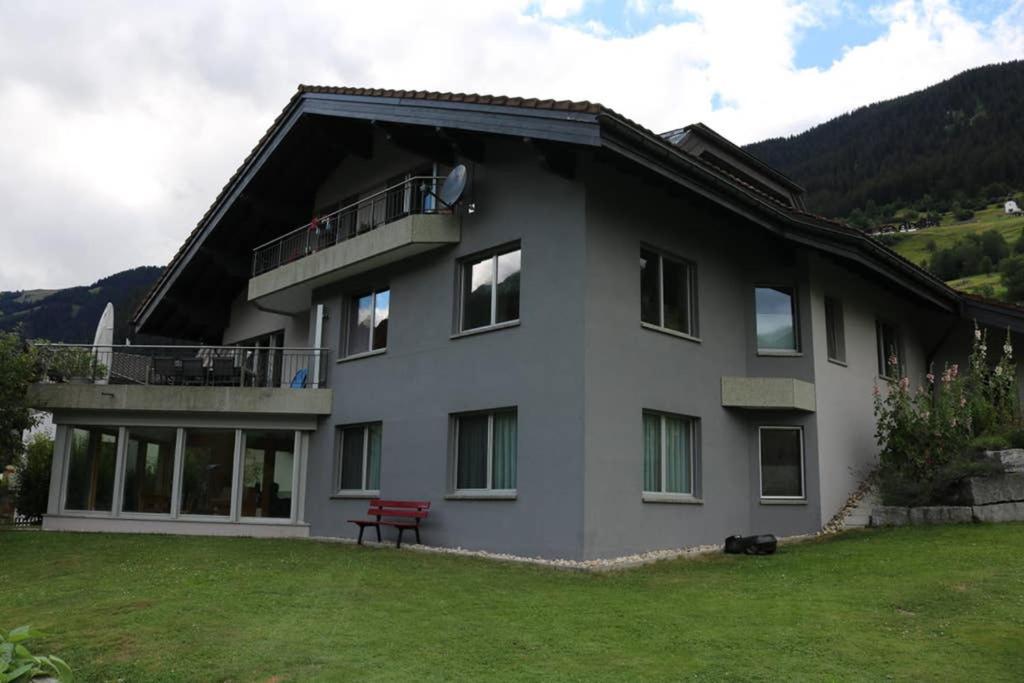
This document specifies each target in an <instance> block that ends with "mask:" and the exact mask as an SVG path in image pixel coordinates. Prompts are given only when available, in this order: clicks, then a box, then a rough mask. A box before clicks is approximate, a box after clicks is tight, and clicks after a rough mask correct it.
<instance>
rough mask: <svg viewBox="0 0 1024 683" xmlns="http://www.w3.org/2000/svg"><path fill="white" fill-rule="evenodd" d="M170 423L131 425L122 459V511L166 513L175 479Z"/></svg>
mask: <svg viewBox="0 0 1024 683" xmlns="http://www.w3.org/2000/svg"><path fill="white" fill-rule="evenodd" d="M177 435H178V430H177V429H174V428H173V427H130V428H129V429H128V450H127V452H126V453H125V462H124V502H123V503H122V505H121V509H122V510H123V511H124V512H148V513H155V514H168V513H169V512H170V511H171V485H172V483H173V481H174V445H175V443H176V441H177Z"/></svg>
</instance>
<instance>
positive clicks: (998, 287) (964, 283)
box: [946, 273, 1006, 299]
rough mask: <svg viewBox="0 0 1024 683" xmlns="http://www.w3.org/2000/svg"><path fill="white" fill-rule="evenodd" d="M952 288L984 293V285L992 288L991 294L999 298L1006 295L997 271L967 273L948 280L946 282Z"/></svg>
mask: <svg viewBox="0 0 1024 683" xmlns="http://www.w3.org/2000/svg"><path fill="white" fill-rule="evenodd" d="M946 284H948V285H949V286H950V287H952V288H953V289H958V290H960V291H961V292H967V293H969V294H985V293H986V292H985V287H986V286H988V287H991V288H992V294H991V296H993V297H995V298H996V299H1001V298H1003V297H1004V296H1006V287H1005V286H1004V285H1003V279H1002V277H1001V276H1000V275H999V273H982V274H981V275H969V276H968V277H962V278H960V279H958V280H950V281H949V282H948V283H946Z"/></svg>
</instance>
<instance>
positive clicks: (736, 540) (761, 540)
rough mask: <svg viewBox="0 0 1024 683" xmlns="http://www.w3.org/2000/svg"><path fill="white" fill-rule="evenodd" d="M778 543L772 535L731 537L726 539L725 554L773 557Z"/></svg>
mask: <svg viewBox="0 0 1024 683" xmlns="http://www.w3.org/2000/svg"><path fill="white" fill-rule="evenodd" d="M777 546H778V541H777V540H776V539H775V537H774V536H772V535H771V534H761V535H759V536H730V537H728V538H727V539H725V552H727V553H729V554H730V555H771V554H772V553H774V552H775V548H776V547H777Z"/></svg>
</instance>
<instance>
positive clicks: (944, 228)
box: [893, 203, 1024, 265]
mask: <svg viewBox="0 0 1024 683" xmlns="http://www.w3.org/2000/svg"><path fill="white" fill-rule="evenodd" d="M1021 229H1024V217H1020V216H1007V215H1006V213H1005V212H1004V209H1003V205H1002V203H1000V204H998V205H995V206H989V207H988V208H985V209H983V210H981V211H978V212H976V213H975V214H974V218H972V219H970V220H967V221H963V222H957V221H955V220H954V219H953V217H952V216H951V215H950V214H945V215H944V216H943V218H942V224H941V225H939V226H938V227H934V228H924V229H923V230H918V231H917V232H914V233H910V234H907V235H904V236H903V238H902V239H901V240H900V241H899V242H898V243H897V244H896V245H894V246H893V249H894V250H895V251H896V252H897V253H899V254H900V255H901V256H903V257H905V258H907V259H909V260H910V261H913V262H914V263H916V264H918V265H921V264H922V263H923V262H926V261H928V260H929V259H930V258H931V251H929V250H928V243H929V242H932V241H934V242H935V246H936V248H937V249H944V248H946V247H951V246H953V245H954V244H955V243H956V242H957V240H959V239H961V238H962V237H964V236H965V235H967V234H969V233H982V232H985V231H986V230H997V231H999V232H1000V233H1002V235H1003V237H1004V238H1006V242H1007V244H1009V245H1010V247H1011V248H1012V247H1013V244H1014V243H1015V242H1016V241H1017V238H1018V237H1020V235H1021Z"/></svg>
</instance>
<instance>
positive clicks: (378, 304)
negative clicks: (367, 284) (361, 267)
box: [346, 289, 391, 356]
mask: <svg viewBox="0 0 1024 683" xmlns="http://www.w3.org/2000/svg"><path fill="white" fill-rule="evenodd" d="M390 312H391V290H388V289H382V290H377V291H372V292H369V293H367V294H363V295H361V296H357V297H353V299H352V302H351V305H350V307H349V314H348V345H347V349H346V354H347V355H349V356H352V355H355V354H359V353H368V352H370V351H380V350H383V349H385V348H387V345H388V319H389V317H390Z"/></svg>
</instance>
